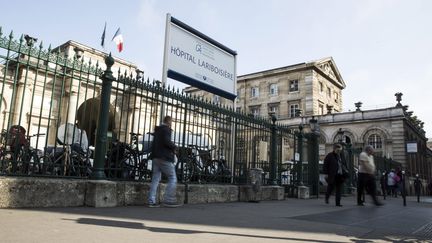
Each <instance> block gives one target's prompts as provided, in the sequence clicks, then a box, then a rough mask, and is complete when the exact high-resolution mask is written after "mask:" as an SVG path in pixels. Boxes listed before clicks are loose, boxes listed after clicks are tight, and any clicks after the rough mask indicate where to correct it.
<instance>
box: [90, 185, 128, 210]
mask: <svg viewBox="0 0 432 243" xmlns="http://www.w3.org/2000/svg"><path fill="white" fill-rule="evenodd" d="M118 184H119V183H116V182H113V181H104V180H101V181H89V182H88V183H87V188H86V200H85V204H86V206H91V207H115V206H120V204H119V203H118V201H119V200H118V196H117V185H118ZM119 188H121V186H120V187H119ZM123 189H124V186H123ZM119 194H121V193H119ZM123 195H124V193H123ZM120 201H122V200H120ZM123 201H124V200H123Z"/></svg>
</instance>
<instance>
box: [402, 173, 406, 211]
mask: <svg viewBox="0 0 432 243" xmlns="http://www.w3.org/2000/svg"><path fill="white" fill-rule="evenodd" d="M402 198H403V205H404V206H406V191H405V170H403V171H402Z"/></svg>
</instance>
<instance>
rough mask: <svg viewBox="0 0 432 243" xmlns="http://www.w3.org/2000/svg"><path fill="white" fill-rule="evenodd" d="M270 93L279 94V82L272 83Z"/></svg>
mask: <svg viewBox="0 0 432 243" xmlns="http://www.w3.org/2000/svg"><path fill="white" fill-rule="evenodd" d="M269 93H270V95H277V94H278V86H277V84H270V90H269Z"/></svg>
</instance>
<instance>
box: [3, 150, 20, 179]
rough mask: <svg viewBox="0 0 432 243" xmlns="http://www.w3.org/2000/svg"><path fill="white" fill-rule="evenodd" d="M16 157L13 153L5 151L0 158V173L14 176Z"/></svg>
mask: <svg viewBox="0 0 432 243" xmlns="http://www.w3.org/2000/svg"><path fill="white" fill-rule="evenodd" d="M15 164H16V160H15V155H14V153H13V152H11V151H3V152H2V154H1V156H0V173H1V174H6V175H8V174H12V171H13V168H14V167H16V166H15Z"/></svg>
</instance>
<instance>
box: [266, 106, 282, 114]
mask: <svg viewBox="0 0 432 243" xmlns="http://www.w3.org/2000/svg"><path fill="white" fill-rule="evenodd" d="M268 111H269V113H272V114H274V115H275V116H276V117H278V115H279V105H269V108H268Z"/></svg>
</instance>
